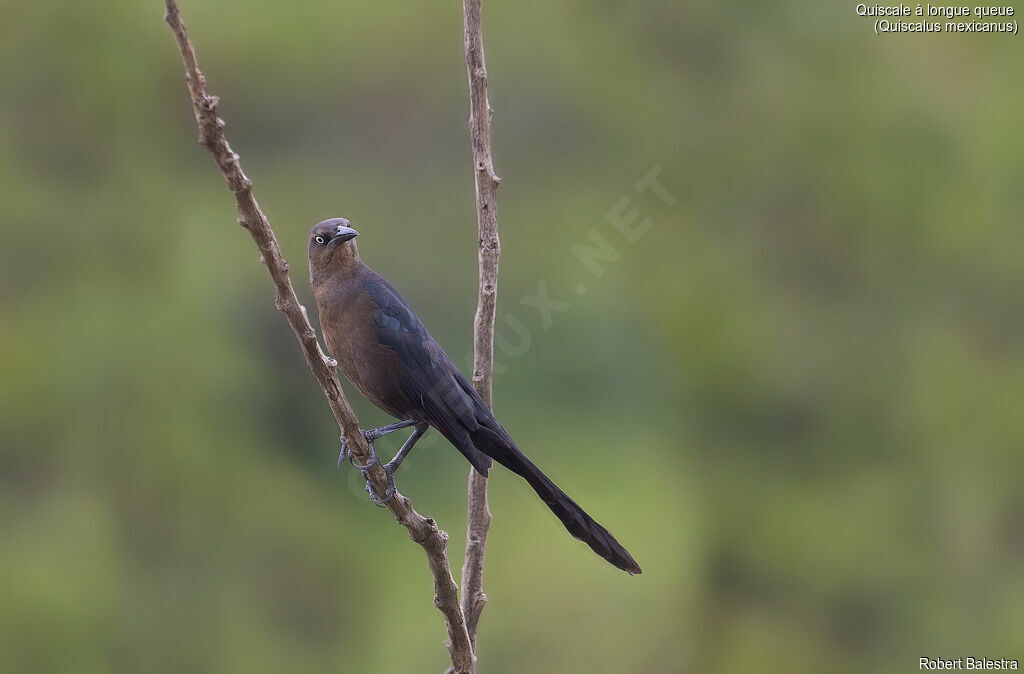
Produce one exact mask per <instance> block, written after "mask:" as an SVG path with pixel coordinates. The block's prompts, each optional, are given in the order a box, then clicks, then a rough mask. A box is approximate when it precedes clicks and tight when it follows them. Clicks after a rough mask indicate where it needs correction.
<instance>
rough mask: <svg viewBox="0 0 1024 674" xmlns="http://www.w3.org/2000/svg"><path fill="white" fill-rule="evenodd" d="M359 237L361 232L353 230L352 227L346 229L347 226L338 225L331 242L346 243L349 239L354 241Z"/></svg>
mask: <svg viewBox="0 0 1024 674" xmlns="http://www.w3.org/2000/svg"><path fill="white" fill-rule="evenodd" d="M357 236H359V232H357V231H356V230H354V229H352V228H351V227H346V226H345V225H338V228H337V229H336V230H335V231H334V236H333V237H332V238H331V241H337V242H338V243H345V242H346V241H348V240H349V239H354V238H356V237H357Z"/></svg>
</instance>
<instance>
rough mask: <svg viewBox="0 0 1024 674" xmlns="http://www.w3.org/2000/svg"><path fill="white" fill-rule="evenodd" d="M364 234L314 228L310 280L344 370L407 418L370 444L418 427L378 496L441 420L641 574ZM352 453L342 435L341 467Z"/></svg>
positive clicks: (452, 437) (468, 446)
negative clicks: (530, 447)
mask: <svg viewBox="0 0 1024 674" xmlns="http://www.w3.org/2000/svg"><path fill="white" fill-rule="evenodd" d="M358 235H359V232H357V231H356V230H354V229H352V228H351V227H350V226H349V221H348V220H346V219H345V218H333V219H331V220H324V221H323V222H320V223H318V224H317V225H316V226H315V227H313V229H312V230H310V232H309V283H310V285H311V286H312V287H313V292H314V294H315V295H316V305H317V310H318V311H319V313H320V325H321V328H322V329H323V333H324V339H325V340H326V342H327V349H328V350H329V351H330V353H331V355H332V356H333V357H334V359H335V360H337V361H338V367H339V368H341V372H342V374H344V375H345V378H346V379H348V380H349V382H351V383H352V385H353V386H355V387H356V388H357V389H358V390H359V392H360V393H362V394H363V395H364V396H365V397H366V398H367V399H368V400H369V401H370V402H372V403H373V404H374V405H376V406H377V407H379V408H380V409H382V410H384V411H385V412H387V413H388V414H390V415H391V416H393V417H395V418H397V419H400V421H399V422H398V423H394V424H390V425H388V426H383V427H381V428H375V429H372V430H369V431H363V435H364V437H365V438H366V440H367V442H368V443H369V444H370V449H371V451H372V450H373V441H374V440H376V439H377V438H379V437H381V436H382V435H385V434H387V433H391V432H392V431H396V430H399V429H401V428H406V427H408V426H412V427H413V432H412V435H410V436H409V439H408V440H406V442H405V444H403V445H402V448H401V449H400V450H399V451H398V454H396V455H395V458H394V459H392V460H391V461H390V462H389V463H388V464H387V465H386V466H384V469H385V471H387V473H388V477H389V479H390V481H391V483H390V487H389V489H388V492H387V494H385V496H384V497H383V498H378V497H377V496H376V495H375V494H374V493H373V491H372V490H371V489H370V487H369V484H367V491H369V492H370V496H371V498H372V499H373V500H374V502H375V503H377V504H378V505H382V504H383V503H385V502H386V501H387V500H388V499H390V498H391V497H392V496H394V493H395V490H394V479H393V477H392V476H393V475H394V472H395V470H396V469H397V468H398V466H399V465H400V464H401V463H402V460H403V459H404V458H405V457H406V456H407V455H408V453H409V451H410V450H411V449H412V447H413V445H414V444H416V441H417V440H419V439H420V437H422V436H423V434H424V433H425V432H426V431H427V428H428V427H430V426H433V427H434V428H436V429H437V430H438V431H439V432H440V433H441V435H443V436H444V437H445V438H447V439H448V441H449V442H451V443H452V444H453V445H454V446H455V448H456V449H458V450H459V451H460V452H462V454H463V455H464V456H465V457H466V458H467V459H468V460H469V462H470V463H471V464H472V465H473V468H474V469H475V470H477V471H478V472H479V473H481V474H482V475H487V471H488V469H489V468H490V467H491V459H494V460H495V461H497V462H498V463H500V464H501V465H503V466H505V467H506V468H508V469H509V470H511V471H512V472H513V473H516V474H517V475H520V476H522V477H523V478H525V479H526V481H527V482H528V483H529V484H530V486H531V487H533V489H534V491H536V492H537V495H538V496H540V498H541V500H543V501H544V503H545V504H547V506H548V508H550V509H551V511H552V512H553V513H555V515H557V516H558V519H560V520H561V521H562V524H563V525H565V528H566V529H568V530H569V533H571V534H572V535H573V536H575V537H576V538H578V539H579V540H581V541H583V542H584V543H586V544H587V545H589V546H590V547H591V548H592V549H593V550H594V552H596V553H597V554H598V555H600V556H601V557H603V558H604V559H606V560H608V561H609V562H611V563H612V564H614V565H615V566H617V567H618V568H620V569H623V570H624V571H627V572H629V573H631V574H633V573H641V570H640V566H639V565H638V564H637V563H636V562H635V561H634V560H633V557H632V556H630V554H629V552H628V551H627V550H626V549H625V548H624V547H622V545H620V544H619V542H618V541H617V540H615V537H614V536H612V535H611V534H610V533H609V532H608V530H607V529H605V528H604V527H602V526H601V525H600V524H598V523H597V522H595V521H594V519H593V518H592V517H590V515H588V514H587V513H586V512H584V511H583V509H582V508H580V507H579V506H578V505H576V502H575V501H573V500H572V499H571V498H569V497H568V496H567V495H566V494H565V492H563V491H562V490H561V489H559V488H558V487H557V486H555V483H554V482H552V481H551V480H550V479H548V477H547V476H546V475H544V473H542V472H541V471H540V469H539V468H537V466H535V465H534V464H533V463H532V462H531V461H530V460H529V459H528V458H526V456H524V455H523V453H522V452H521V451H519V448H518V447H516V444H515V443H514V442H512V438H510V437H509V435H508V433H506V432H505V429H504V428H502V427H501V424H499V423H498V420H497V419H495V418H494V415H493V414H491V411H490V410H489V409H488V408H487V405H485V404H484V401H483V400H482V399H481V398H480V396H479V395H478V394H477V392H476V390H475V389H474V388H473V386H472V385H471V384H470V383H469V382H468V381H467V380H466V378H465V377H464V376H463V374H462V373H461V372H460V371H459V369H458V368H457V367H455V364H454V363H452V360H451V358H449V357H448V354H446V353H445V352H444V350H443V349H442V348H441V347H440V346H439V345H438V343H437V342H436V341H434V338H433V337H431V336H430V334H429V333H427V330H426V328H424V327H423V324H422V323H420V320H419V319H418V318H417V317H416V314H414V313H413V312H412V309H410V308H409V306H408V305H407V304H406V303H405V300H403V299H402V297H401V296H400V295H399V294H398V291H397V290H395V289H394V288H393V287H392V286H391V284H390V283H388V282H387V281H386V280H384V278H382V277H381V276H380V275H379V274H378V273H377V272H375V271H373V270H372V269H370V268H369V267H368V266H366V265H365V264H364V263H363V261H362V260H361V259H360V258H359V251H358V250H357V248H356V242H355V241H354V239H355V237H356V236H358ZM345 456H346V450H345V444H344V438H343V439H342V450H341V456H340V457H339V458H338V465H339V466H340V465H341V462H342V461H343V460H344V458H345ZM351 460H352V457H351V456H349V461H351ZM373 460H376V457H375V455H374V457H373V459H372V460H371V461H373ZM353 465H355V464H353ZM356 467H357V468H363V469H365V468H367V467H368V466H356Z"/></svg>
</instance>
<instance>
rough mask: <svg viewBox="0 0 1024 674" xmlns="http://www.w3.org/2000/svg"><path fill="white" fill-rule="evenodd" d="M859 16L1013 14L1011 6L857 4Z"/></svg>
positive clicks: (950, 16)
mask: <svg viewBox="0 0 1024 674" xmlns="http://www.w3.org/2000/svg"><path fill="white" fill-rule="evenodd" d="M857 14H858V15H860V16H941V17H944V18H947V19H953V18H956V17H958V16H976V17H977V18H979V19H982V18H985V17H989V16H1013V7H993V6H984V7H983V6H975V7H973V8H972V7H966V6H963V5H958V6H953V5H930V4H929V5H924V4H917V5H868V4H865V3H863V2H862V3H860V4H859V5H857Z"/></svg>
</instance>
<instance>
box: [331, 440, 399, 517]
mask: <svg viewBox="0 0 1024 674" xmlns="http://www.w3.org/2000/svg"><path fill="white" fill-rule="evenodd" d="M380 431H381V429H378V428H375V429H372V430H369V431H360V433H362V434H363V439H364V440H366V444H367V446H368V447H369V448H370V459H369V460H368V461H367V462H366V464H365V465H360V464H358V463H356V462H355V459H354V458H353V457H352V452H350V451H348V443H347V442H346V441H345V436H341V454H339V455H338V468H339V469H340V468H341V464H342V463H343V462H344V461H345V459H346V458H347V459H348V462H349V463H351V464H352V467H353V468H355V469H356V470H358V471H359V472H360V473H362V475H363V479H365V480H366V493H367V494H369V495H370V500H371V501H373V502H374V504H375V505H377V506H379V507H381V508H383V507H384V506H385V505H386V504H387V502H388V501H390V500H391V499H393V498H394V497H395V491H396V490H395V478H394V474H395V468H397V466H395V465H392V464H394V461H391V462H389V463H387V464H385V465H384V466H383V469H384V472H385V473H386V474H387V476H388V488H387V491H385V493H384V496H383V498H382V497H379V496H377V493H376V492H375V491H373V487H371V486H370V481H369V479H368V478H367V475H366V471H367V470H369V469H370V467H371V466H373V465H375V464H377V463H380V461H379V460H378V459H377V452H375V451H374V449H373V442H374V440H376V439H377V438H379V437H380V436H382V435H385V434H386V433H389V432H391V431H390V430H388V431H384V432H383V433H381V432H380Z"/></svg>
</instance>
